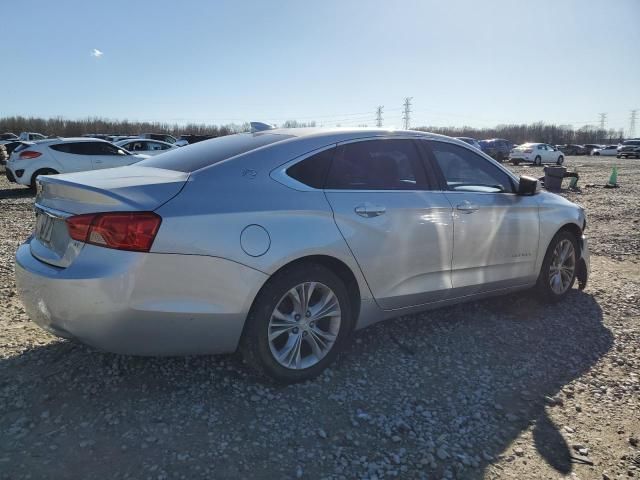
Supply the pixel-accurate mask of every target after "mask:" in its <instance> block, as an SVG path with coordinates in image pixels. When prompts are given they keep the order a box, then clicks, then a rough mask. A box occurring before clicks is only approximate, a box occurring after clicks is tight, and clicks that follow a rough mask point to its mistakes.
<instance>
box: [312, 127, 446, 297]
mask: <svg viewBox="0 0 640 480" xmlns="http://www.w3.org/2000/svg"><path fill="white" fill-rule="evenodd" d="M419 152H420V151H419V149H418V146H417V144H416V143H415V141H414V140H411V139H397V138H391V139H376V140H370V139H369V140H364V141H358V142H351V143H346V144H344V145H340V146H338V148H337V150H336V154H335V157H334V159H333V162H332V166H331V170H330V172H329V176H328V179H327V183H326V186H325V193H326V196H327V199H328V201H329V203H330V204H331V208H332V209H333V212H334V218H335V221H336V224H337V226H338V228H339V230H340V232H341V233H342V235H343V237H344V238H345V240H346V242H347V244H348V245H349V248H350V249H351V251H352V252H353V255H354V256H355V258H356V260H357V262H358V264H359V266H360V268H361V270H362V273H363V274H364V276H365V278H366V281H367V283H368V285H369V287H370V289H371V292H372V293H373V296H374V298H375V300H376V302H377V303H378V305H380V307H382V308H384V309H396V308H402V307H407V306H412V305H420V304H424V303H428V302H432V301H437V300H441V299H443V298H446V297H448V296H449V295H450V293H451V254H452V241H453V236H452V235H453V225H452V222H451V204H450V203H449V201H448V200H447V198H446V196H445V194H444V192H440V191H430V190H429V184H428V182H427V178H426V175H425V170H424V167H423V164H422V158H421V155H420V153H419Z"/></svg>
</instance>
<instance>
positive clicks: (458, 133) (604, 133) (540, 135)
mask: <svg viewBox="0 0 640 480" xmlns="http://www.w3.org/2000/svg"><path fill="white" fill-rule="evenodd" d="M415 130H422V131H425V132H432V133H439V134H441V135H448V136H450V137H472V138H475V139H478V140H482V139H487V138H504V139H506V140H509V141H511V142H513V143H518V144H520V143H525V142H540V143H549V144H551V145H562V144H568V143H574V144H580V145H584V144H585V143H618V142H622V141H623V140H624V132H623V131H622V130H614V129H601V128H596V127H594V126H592V125H585V126H583V127H581V128H579V129H574V128H573V127H572V126H570V125H553V124H548V123H543V122H538V123H532V124H520V125H497V126H495V127H491V128H473V127H417V128H415Z"/></svg>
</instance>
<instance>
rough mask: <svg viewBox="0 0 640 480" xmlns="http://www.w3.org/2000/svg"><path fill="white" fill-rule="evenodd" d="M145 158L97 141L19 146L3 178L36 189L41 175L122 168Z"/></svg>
mask: <svg viewBox="0 0 640 480" xmlns="http://www.w3.org/2000/svg"><path fill="white" fill-rule="evenodd" d="M146 158H149V156H148V155H134V154H131V153H129V152H127V151H126V150H124V149H122V148H120V147H117V146H115V145H113V144H112V143H109V142H107V141H104V140H100V139H98V138H86V137H78V138H55V139H48V140H40V141H38V142H20V145H18V147H17V148H15V150H13V153H12V154H11V156H10V157H9V160H8V161H7V165H6V171H5V174H6V176H7V179H8V180H9V181H10V182H15V183H19V184H21V185H27V186H29V187H31V188H35V186H36V178H38V176H40V175H56V174H59V173H70V172H81V171H85V170H97V169H103V168H113V167H121V166H124V165H131V164H132V163H136V162H139V161H140V160H144V159H146Z"/></svg>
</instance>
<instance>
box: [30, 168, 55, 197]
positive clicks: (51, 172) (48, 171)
mask: <svg viewBox="0 0 640 480" xmlns="http://www.w3.org/2000/svg"><path fill="white" fill-rule="evenodd" d="M40 175H58V172H56V171H55V170H54V169H53V168H42V169H40V170H36V172H34V174H33V175H32V176H31V182H30V183H29V188H30V189H31V190H33V191H34V192H35V191H36V179H37V178H38V177H39V176H40Z"/></svg>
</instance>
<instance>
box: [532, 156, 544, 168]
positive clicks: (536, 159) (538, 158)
mask: <svg viewBox="0 0 640 480" xmlns="http://www.w3.org/2000/svg"><path fill="white" fill-rule="evenodd" d="M533 164H534V165H536V166H538V167H539V166H540V165H542V157H540V155H538V156H537V157H536V158H534V159H533Z"/></svg>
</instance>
